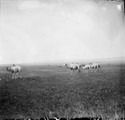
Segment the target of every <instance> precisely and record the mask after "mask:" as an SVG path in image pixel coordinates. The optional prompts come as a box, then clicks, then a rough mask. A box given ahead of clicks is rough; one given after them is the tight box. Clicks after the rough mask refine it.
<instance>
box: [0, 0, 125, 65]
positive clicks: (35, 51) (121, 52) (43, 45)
mask: <svg viewBox="0 0 125 120" xmlns="http://www.w3.org/2000/svg"><path fill="white" fill-rule="evenodd" d="M0 4H1V7H0V8H1V9H0V64H9V63H49V62H63V61H78V60H87V59H102V58H121V57H125V46H124V45H125V41H124V39H125V24H124V23H125V22H124V15H123V12H122V10H123V9H122V2H94V1H93V0H92V1H91V0H11V1H10V0H1V3H0Z"/></svg>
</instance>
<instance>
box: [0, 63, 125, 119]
mask: <svg viewBox="0 0 125 120" xmlns="http://www.w3.org/2000/svg"><path fill="white" fill-rule="evenodd" d="M0 77H1V81H0V119H1V118H27V117H32V118H41V117H48V116H49V113H50V111H53V112H55V113H56V114H58V115H59V116H60V117H68V118H71V117H102V118H103V119H106V118H112V119H114V118H123V117H124V115H125V114H124V112H125V111H124V110H125V102H124V100H125V91H124V90H125V66H123V65H122V66H121V65H116V64H110V65H106V64H105V65H102V68H101V71H100V72H89V73H87V72H84V71H82V73H80V74H77V72H76V71H75V72H74V73H73V74H71V71H70V70H67V69H66V68H65V67H57V66H54V65H53V66H52V65H50V66H42V65H41V66H22V71H21V78H19V79H15V80H12V79H11V74H10V73H8V72H7V71H6V69H5V67H4V66H2V67H1V70H0Z"/></svg>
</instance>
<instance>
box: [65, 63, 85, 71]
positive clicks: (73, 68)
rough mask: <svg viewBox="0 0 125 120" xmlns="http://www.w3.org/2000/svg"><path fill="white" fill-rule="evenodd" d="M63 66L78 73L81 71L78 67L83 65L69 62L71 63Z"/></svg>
mask: <svg viewBox="0 0 125 120" xmlns="http://www.w3.org/2000/svg"><path fill="white" fill-rule="evenodd" d="M64 66H66V68H67V69H70V70H72V71H74V70H78V73H80V72H81V70H80V69H81V67H82V66H83V65H82V64H78V63H71V64H64Z"/></svg>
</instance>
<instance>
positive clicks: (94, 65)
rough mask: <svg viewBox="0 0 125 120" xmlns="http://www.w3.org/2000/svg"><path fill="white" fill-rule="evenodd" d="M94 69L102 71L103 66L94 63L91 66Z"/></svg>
mask: <svg viewBox="0 0 125 120" xmlns="http://www.w3.org/2000/svg"><path fill="white" fill-rule="evenodd" d="M91 68H92V69H97V70H98V71H99V70H100V69H101V66H100V64H99V63H92V64H91Z"/></svg>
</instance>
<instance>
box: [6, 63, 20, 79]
mask: <svg viewBox="0 0 125 120" xmlns="http://www.w3.org/2000/svg"><path fill="white" fill-rule="evenodd" d="M6 69H7V71H8V72H11V73H12V79H16V76H17V77H20V71H21V67H20V66H19V65H15V64H13V66H10V67H9V66H7V67H6Z"/></svg>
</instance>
